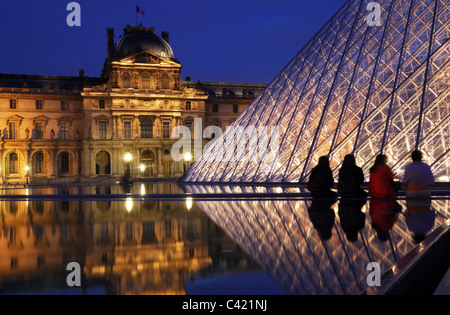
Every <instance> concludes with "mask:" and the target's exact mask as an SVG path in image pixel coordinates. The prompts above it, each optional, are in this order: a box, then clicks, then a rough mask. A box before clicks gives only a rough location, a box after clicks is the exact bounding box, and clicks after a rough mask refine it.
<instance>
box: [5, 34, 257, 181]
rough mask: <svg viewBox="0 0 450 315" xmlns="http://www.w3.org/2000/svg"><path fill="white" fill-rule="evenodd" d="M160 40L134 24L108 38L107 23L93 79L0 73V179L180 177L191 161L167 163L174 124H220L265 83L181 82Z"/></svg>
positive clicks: (178, 66)
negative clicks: (100, 66)
mask: <svg viewBox="0 0 450 315" xmlns="http://www.w3.org/2000/svg"><path fill="white" fill-rule="evenodd" d="M168 42H169V33H167V32H162V35H161V37H160V36H158V35H156V31H155V28H153V27H152V28H146V27H143V26H142V25H140V26H138V27H132V26H127V27H126V28H125V29H124V34H123V35H122V36H121V37H120V39H119V40H118V41H117V43H116V42H115V41H114V30H113V29H107V58H106V61H105V64H104V67H103V70H102V73H101V75H100V76H99V77H95V78H91V77H86V76H84V71H83V70H80V72H79V76H77V77H67V76H65V77H63V76H43V75H16V74H0V128H1V142H0V144H1V145H0V158H1V177H0V182H2V183H24V182H28V181H31V182H40V181H41V182H48V181H58V182H59V181H73V180H89V179H92V178H98V177H107V178H112V179H114V178H116V177H122V176H123V175H124V174H125V173H129V174H130V175H131V176H132V177H135V178H136V177H138V178H153V177H160V178H161V177H164V178H177V177H179V176H181V175H182V174H183V173H184V172H185V171H186V168H187V167H189V166H190V164H191V163H192V161H174V160H173V158H172V155H171V149H172V146H173V144H174V143H175V142H177V141H178V140H179V138H172V137H171V135H172V129H173V128H174V127H176V126H180V125H184V126H187V127H188V128H189V129H191V130H192V128H193V124H194V120H195V119H201V122H202V129H203V130H204V128H206V127H207V126H211V125H214V126H219V127H220V128H221V129H222V130H224V129H225V128H226V127H227V126H229V125H230V124H231V123H232V122H233V121H234V120H235V119H236V118H237V116H238V115H239V113H241V112H242V111H243V110H244V109H245V108H246V107H247V106H248V105H249V104H250V103H251V102H252V101H253V99H254V98H255V97H256V96H257V95H258V94H259V93H260V92H261V91H262V90H263V89H264V88H265V85H263V84H244V83H220V82H201V81H197V82H194V81H190V79H189V78H187V79H186V80H185V81H183V80H182V79H181V69H182V65H181V64H180V62H179V61H178V60H177V59H176V58H175V56H174V53H173V51H172V48H171V47H170V45H169V44H168ZM196 121H197V122H198V121H199V120H196ZM206 140H207V139H204V143H203V144H206ZM125 157H126V159H124V158H125Z"/></svg>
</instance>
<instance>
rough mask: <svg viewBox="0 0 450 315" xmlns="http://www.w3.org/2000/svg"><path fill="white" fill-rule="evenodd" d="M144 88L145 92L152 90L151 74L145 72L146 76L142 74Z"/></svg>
mask: <svg viewBox="0 0 450 315" xmlns="http://www.w3.org/2000/svg"><path fill="white" fill-rule="evenodd" d="M142 88H143V89H145V90H149V89H150V74H148V73H147V72H144V74H142Z"/></svg>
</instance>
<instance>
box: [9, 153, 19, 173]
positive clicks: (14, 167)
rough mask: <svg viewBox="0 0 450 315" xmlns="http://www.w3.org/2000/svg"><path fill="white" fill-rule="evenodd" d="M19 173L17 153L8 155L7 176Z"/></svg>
mask: <svg viewBox="0 0 450 315" xmlns="http://www.w3.org/2000/svg"><path fill="white" fill-rule="evenodd" d="M17 173H19V156H18V155H17V153H11V154H10V155H9V174H17Z"/></svg>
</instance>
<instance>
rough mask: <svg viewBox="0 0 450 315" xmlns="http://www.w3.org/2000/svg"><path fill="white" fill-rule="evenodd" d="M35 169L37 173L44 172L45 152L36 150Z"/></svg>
mask: <svg viewBox="0 0 450 315" xmlns="http://www.w3.org/2000/svg"><path fill="white" fill-rule="evenodd" d="M34 171H35V173H36V174H41V173H44V154H43V153H42V152H36V154H35V155H34Z"/></svg>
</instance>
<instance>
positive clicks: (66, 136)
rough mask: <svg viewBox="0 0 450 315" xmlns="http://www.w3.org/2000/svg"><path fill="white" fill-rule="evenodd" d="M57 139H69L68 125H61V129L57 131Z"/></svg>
mask: <svg viewBox="0 0 450 315" xmlns="http://www.w3.org/2000/svg"><path fill="white" fill-rule="evenodd" d="M59 138H60V139H61V140H68V139H69V124H68V123H61V128H60V131H59Z"/></svg>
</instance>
